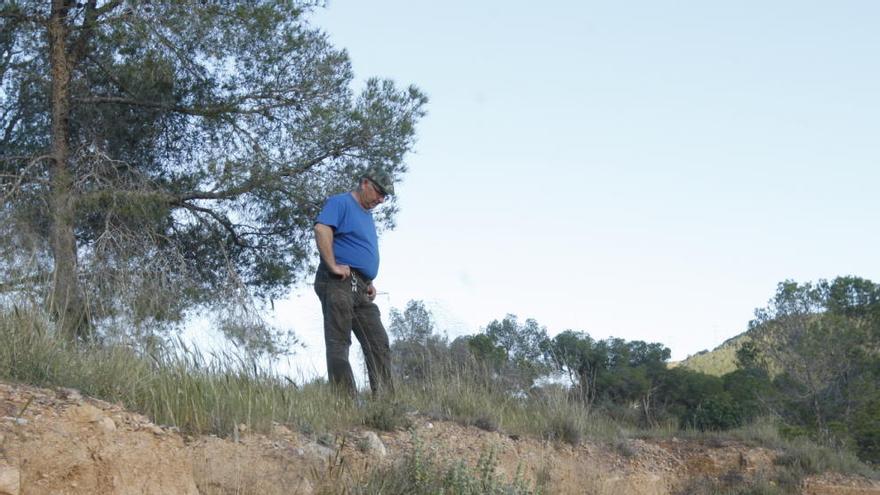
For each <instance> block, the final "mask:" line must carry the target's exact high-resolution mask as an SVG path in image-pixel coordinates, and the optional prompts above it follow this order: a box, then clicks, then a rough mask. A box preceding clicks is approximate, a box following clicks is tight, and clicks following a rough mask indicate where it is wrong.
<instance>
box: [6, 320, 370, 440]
mask: <svg viewBox="0 0 880 495" xmlns="http://www.w3.org/2000/svg"><path fill="white" fill-rule="evenodd" d="M0 377H2V378H4V379H7V380H13V381H18V382H24V383H28V384H33V385H37V386H46V387H71V388H75V389H78V390H80V391H81V392H82V393H84V394H86V395H89V396H93V397H97V398H100V399H103V400H107V401H110V402H119V403H122V404H123V405H125V406H126V407H127V408H129V409H131V410H134V411H138V412H141V413H143V414H145V415H147V416H149V417H150V418H151V419H152V420H153V421H154V422H156V423H158V424H162V425H168V426H175V427H178V428H180V429H181V430H182V431H185V432H189V433H213V434H218V435H224V436H225V435H229V434H231V433H232V432H233V431H234V430H235V429H236V427H237V425H239V424H245V425H247V426H248V427H249V428H250V429H252V430H255V431H268V430H269V429H270V428H271V426H272V424H273V423H282V424H287V425H291V426H295V427H297V428H298V429H300V430H305V431H316V432H320V431H333V430H337V429H340V428H346V427H349V426H350V425H352V424H356V423H357V422H358V421H359V420H360V414H359V412H358V411H357V410H356V408H355V407H354V406H353V405H352V404H351V403H350V402H349V401H346V400H343V399H342V398H340V397H339V396H338V395H337V394H335V393H333V390H332V389H331V388H330V387H328V386H327V385H326V384H323V383H320V382H315V383H310V384H306V385H304V386H302V387H299V388H298V387H296V386H295V385H294V384H293V383H291V382H290V381H288V380H287V379H285V378H284V377H281V376H278V375H277V374H274V373H273V372H271V371H269V370H267V369H265V367H261V366H260V365H258V364H257V362H256V361H255V360H248V359H246V358H243V357H241V356H236V355H233V354H226V355H219V356H218V355H212V356H205V355H203V354H202V353H201V352H199V351H198V350H197V349H191V348H187V347H186V346H184V345H182V344H180V345H177V346H175V347H174V348H170V349H165V350H164V351H162V352H153V353H148V354H147V353H141V352H137V351H135V350H134V349H132V348H131V347H128V346H124V345H112V346H99V345H91V346H84V345H76V346H74V345H70V344H69V343H68V342H65V341H62V340H60V339H57V338H55V337H54V336H53V334H52V332H51V331H50V330H49V325H47V324H46V322H45V320H44V319H43V318H41V317H40V315H39V314H38V313H34V312H30V311H23V310H18V309H16V310H13V311H10V312H6V313H4V314H2V315H0Z"/></svg>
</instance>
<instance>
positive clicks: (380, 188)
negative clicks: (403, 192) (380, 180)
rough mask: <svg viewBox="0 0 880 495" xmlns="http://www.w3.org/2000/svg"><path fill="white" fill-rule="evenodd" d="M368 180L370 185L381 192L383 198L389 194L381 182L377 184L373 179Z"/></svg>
mask: <svg viewBox="0 0 880 495" xmlns="http://www.w3.org/2000/svg"><path fill="white" fill-rule="evenodd" d="M367 182H369V183H370V186H371V187H372V188H373V190H374V191H376V192H377V193H379V195H380V196H382V197H383V198H385V197H387V196H388V194H387V193H386V192H385V189H382V187H380V186H379V184H376V183H375V182H373V181H372V180H371V179H367Z"/></svg>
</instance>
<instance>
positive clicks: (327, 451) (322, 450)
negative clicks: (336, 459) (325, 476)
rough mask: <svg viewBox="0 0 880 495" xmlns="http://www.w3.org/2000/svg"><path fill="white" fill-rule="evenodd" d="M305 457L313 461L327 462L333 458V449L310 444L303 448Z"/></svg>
mask: <svg viewBox="0 0 880 495" xmlns="http://www.w3.org/2000/svg"><path fill="white" fill-rule="evenodd" d="M303 455H304V456H305V457H311V458H313V459H318V460H322V461H326V460H327V459H330V458H331V457H333V449H331V448H329V447H325V446H323V445H321V444H319V443H315V442H312V443H309V444H307V445H306V446H305V447H304V448H303Z"/></svg>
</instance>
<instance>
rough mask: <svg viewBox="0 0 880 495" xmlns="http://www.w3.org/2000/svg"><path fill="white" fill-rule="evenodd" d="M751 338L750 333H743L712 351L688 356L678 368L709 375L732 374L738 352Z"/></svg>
mask: <svg viewBox="0 0 880 495" xmlns="http://www.w3.org/2000/svg"><path fill="white" fill-rule="evenodd" d="M750 338H751V337H749V336H748V332H743V333H741V334H739V335H737V336H736V337H732V338H729V339H727V340H726V341H725V342H724V343H723V344H721V345H719V346H718V347H716V348H715V349H713V350H712V351H702V352H698V353H696V354H694V355H693V356H688V357H687V358H686V359H685V360H684V361H681V362H680V363H678V366H682V367H685V368H688V369H691V370H694V371H699V372H701V373H706V374H707V375H715V376H721V375H723V374H725V373H730V372H731V371H734V370H736V351H738V350H739V348H740V346H742V345H743V343H744V342H747V341H748V340H749V339H750Z"/></svg>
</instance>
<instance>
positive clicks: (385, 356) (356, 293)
mask: <svg viewBox="0 0 880 495" xmlns="http://www.w3.org/2000/svg"><path fill="white" fill-rule="evenodd" d="M353 281H354V283H353ZM367 284H368V281H367V280H366V279H364V278H363V277H362V276H361V275H360V274H359V273H357V272H356V271H355V270H352V271H351V278H347V279H345V280H343V279H342V278H340V277H339V276H338V275H335V274H333V273H330V271H329V270H328V269H327V267H326V266H325V265H324V264H323V263H322V264H321V265H320V266H319V267H318V273H317V274H315V292H316V293H317V294H318V298H319V299H321V309H322V311H323V313H324V342H325V344H326V346H327V376H328V378H329V381H330V383H332V384H335V385H337V386H339V387H340V389H342V390H343V391H345V392H346V393H348V394H350V395H352V396H354V395H355V393H356V388H355V382H354V375H353V374H352V371H351V365H350V364H349V362H348V350H349V347H351V332H352V331H354V335H355V337H357V339H358V342H360V344H361V348H362V349H363V350H364V361H365V362H366V364H367V375H368V376H369V378H370V389H371V390H372V391H373V393H374V394H376V393H379V392H382V393H389V392H393V391H394V386H393V383H392V381H391V349H390V347H389V345H388V334H387V333H385V327H384V326H382V319H381V317H380V314H379V307H378V306H376V305H375V304H373V302H372V301H370V298H369V297H367Z"/></svg>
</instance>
